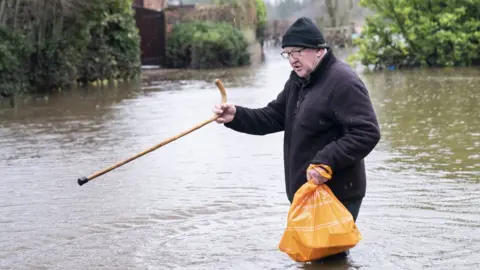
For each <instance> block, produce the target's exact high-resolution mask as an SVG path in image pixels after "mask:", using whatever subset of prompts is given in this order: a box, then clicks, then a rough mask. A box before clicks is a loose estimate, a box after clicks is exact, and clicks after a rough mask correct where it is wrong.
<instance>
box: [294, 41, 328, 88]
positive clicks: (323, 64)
mask: <svg viewBox="0 0 480 270" xmlns="http://www.w3.org/2000/svg"><path fill="white" fill-rule="evenodd" d="M335 61H336V57H335V55H334V54H333V52H332V49H329V50H328V51H327V53H326V54H325V56H324V57H323V58H322V60H321V61H320V63H319V64H318V65H317V66H316V67H315V69H313V71H312V73H310V75H309V76H308V77H306V78H301V77H299V76H298V75H297V73H295V71H294V70H292V72H291V73H290V78H293V79H295V80H297V81H299V82H301V83H302V84H303V86H308V85H309V84H312V83H315V82H316V81H318V80H319V79H320V78H321V77H322V76H323V74H324V73H325V72H326V70H327V69H328V67H329V66H330V65H331V64H332V63H333V62H335Z"/></svg>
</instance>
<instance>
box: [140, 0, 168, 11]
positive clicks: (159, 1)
mask: <svg viewBox="0 0 480 270" xmlns="http://www.w3.org/2000/svg"><path fill="white" fill-rule="evenodd" d="M166 5H167V0H143V6H144V7H145V8H149V9H154V10H161V9H163V8H165V7H166Z"/></svg>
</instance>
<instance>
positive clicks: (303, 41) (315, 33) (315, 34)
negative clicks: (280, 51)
mask: <svg viewBox="0 0 480 270" xmlns="http://www.w3.org/2000/svg"><path fill="white" fill-rule="evenodd" d="M285 47H307V48H314V49H317V48H318V49H321V48H328V46H327V44H326V43H325V39H324V38H323V35H322V33H321V32H320V29H318V27H317V26H316V25H315V23H314V22H313V21H312V20H311V19H309V18H307V17H300V18H298V19H297V20H296V21H295V22H294V23H293V24H292V25H290V27H289V28H288V29H287V31H286V32H285V35H283V37H282V48H285Z"/></svg>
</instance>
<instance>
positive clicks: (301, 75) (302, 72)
mask: <svg viewBox="0 0 480 270" xmlns="http://www.w3.org/2000/svg"><path fill="white" fill-rule="evenodd" d="M294 71H295V73H296V74H297V76H298V77H300V78H305V75H306V74H305V72H304V71H303V70H294Z"/></svg>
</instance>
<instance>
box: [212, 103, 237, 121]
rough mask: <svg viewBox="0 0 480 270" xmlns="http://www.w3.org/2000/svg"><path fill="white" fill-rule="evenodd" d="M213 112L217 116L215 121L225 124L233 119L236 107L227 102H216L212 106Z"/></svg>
mask: <svg viewBox="0 0 480 270" xmlns="http://www.w3.org/2000/svg"><path fill="white" fill-rule="evenodd" d="M213 112H214V113H215V114H217V115H218V116H220V117H218V118H217V120H215V122H217V123H219V124H225V123H229V122H232V121H233V118H234V117H235V113H236V112H237V108H235V106H234V105H232V104H229V103H223V104H217V105H215V107H214V108H213Z"/></svg>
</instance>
